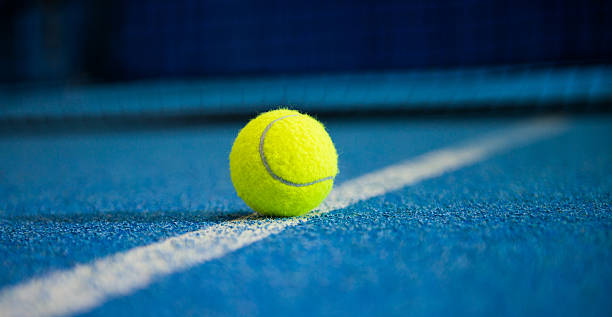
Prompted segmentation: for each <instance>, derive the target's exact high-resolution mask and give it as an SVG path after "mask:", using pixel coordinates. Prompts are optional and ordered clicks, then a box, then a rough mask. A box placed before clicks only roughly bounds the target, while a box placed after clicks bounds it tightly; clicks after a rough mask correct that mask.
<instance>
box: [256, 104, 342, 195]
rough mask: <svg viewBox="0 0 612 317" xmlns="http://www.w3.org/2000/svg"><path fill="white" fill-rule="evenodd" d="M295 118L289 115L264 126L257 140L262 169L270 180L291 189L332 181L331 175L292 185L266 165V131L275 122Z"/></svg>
mask: <svg viewBox="0 0 612 317" xmlns="http://www.w3.org/2000/svg"><path fill="white" fill-rule="evenodd" d="M296 116H299V114H290V115H287V116H283V117H280V118H276V119H274V120H272V122H270V123H269V124H268V125H267V126H266V128H265V129H264V131H263V133H262V134H261V137H260V139H259V156H260V158H261V161H262V163H263V165H264V167H265V168H266V170H267V171H268V174H269V175H270V176H272V178H274V179H276V180H277V181H279V182H281V183H283V184H285V185H288V186H293V187H305V186H310V185H314V184H317V183H321V182H324V181H328V180H333V179H334V176H333V175H332V176H327V177H324V178H321V179H317V180H315V181H312V182H308V183H294V182H292V181H289V180H286V179H284V178H282V177H280V176H278V175H277V174H276V173H274V172H273V171H272V168H270V164H268V160H267V159H266V155H265V153H264V140H265V139H266V134H267V133H268V130H270V128H272V125H274V123H276V122H277V121H280V120H283V119H286V118H289V117H296Z"/></svg>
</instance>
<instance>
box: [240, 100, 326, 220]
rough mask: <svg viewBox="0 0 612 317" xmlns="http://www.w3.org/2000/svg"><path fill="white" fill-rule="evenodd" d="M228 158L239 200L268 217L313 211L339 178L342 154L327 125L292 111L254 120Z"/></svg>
mask: <svg viewBox="0 0 612 317" xmlns="http://www.w3.org/2000/svg"><path fill="white" fill-rule="evenodd" d="M229 159H230V173H231V178H232V183H233V184H234V188H235V189H236V192H237V193H238V196H240V198H242V200H244V202H245V203H246V204H247V205H248V206H249V207H251V208H252V209H253V210H255V211H256V212H258V213H259V214H262V215H265V216H282V217H288V216H299V215H303V214H305V213H307V212H309V211H311V210H313V209H315V208H316V207H317V206H319V204H320V203H321V202H322V201H323V199H325V197H327V195H328V194H329V192H330V191H331V189H332V187H333V184H334V177H335V176H336V174H338V154H337V153H336V148H335V147H334V144H333V142H332V140H331V138H330V137H329V135H328V134H327V132H326V131H325V128H324V127H323V125H322V124H321V123H320V122H319V121H317V120H315V119H314V118H312V117H310V116H308V115H306V114H302V113H299V112H298V111H295V110H288V109H279V110H273V111H268V112H265V113H262V114H260V115H259V116H257V117H256V118H255V119H252V120H251V121H250V122H249V123H248V124H247V125H246V126H245V127H244V128H243V129H242V130H241V131H240V133H239V134H238V136H237V137H236V140H235V141H234V145H233V146H232V151H231V153H230V157H229Z"/></svg>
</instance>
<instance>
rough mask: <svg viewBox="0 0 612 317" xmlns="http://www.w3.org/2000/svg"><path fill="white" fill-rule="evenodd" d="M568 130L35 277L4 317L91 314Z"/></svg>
mask: <svg viewBox="0 0 612 317" xmlns="http://www.w3.org/2000/svg"><path fill="white" fill-rule="evenodd" d="M567 127H568V124H567V122H566V120H565V119H563V118H561V117H545V118H539V119H534V120H529V121H525V122H522V123H519V124H517V125H516V126H514V127H511V128H508V129H505V130H501V131H497V132H494V133H492V134H489V135H486V136H484V137H482V138H478V139H476V140H472V141H470V142H467V143H463V144H460V145H457V146H454V147H448V148H444V149H441V150H437V151H433V152H429V153H426V154H424V155H422V156H419V157H416V158H414V159H411V160H407V161H404V162H402V163H399V164H396V165H392V166H389V167H386V168H383V169H381V170H378V171H375V172H372V173H369V174H366V175H363V176H361V177H357V178H354V179H352V180H349V181H347V182H345V183H343V184H342V185H341V186H338V187H337V188H336V189H334V190H333V191H332V192H331V193H330V195H329V197H328V198H327V199H326V200H325V202H324V203H323V205H322V206H321V208H320V209H319V210H318V211H315V212H313V213H310V214H308V215H306V216H302V217H295V218H283V219H270V218H258V217H256V216H253V215H251V216H246V217H242V218H239V219H237V220H233V221H228V222H224V223H220V224H216V225H213V226H210V227H207V228H204V229H201V230H197V231H193V232H189V233H185V234H182V235H179V236H176V237H172V238H169V239H166V240H163V241H160V242H156V243H153V244H150V245H146V246H142V247H137V248H133V249H131V250H127V251H125V252H120V253H116V254H114V255H110V256H107V257H105V258H101V259H99V260H96V261H93V262H90V263H87V264H82V265H77V266H75V267H73V268H71V269H67V270H61V271H56V272H53V273H50V274H48V275H45V276H41V277H37V278H33V279H31V280H28V281H25V282H23V283H21V284H17V285H15V286H11V287H7V288H5V289H3V290H2V291H0V315H2V316H5V317H12V316H60V315H67V314H73V313H78V312H85V311H88V310H90V309H93V308H95V307H97V306H99V305H101V304H102V303H104V302H106V301H108V300H109V299H112V298H114V297H119V296H124V295H128V294H131V293H133V292H135V291H137V290H139V289H143V288H145V287H147V286H148V285H150V284H151V283H153V282H154V281H155V280H157V279H158V278H160V277H162V276H166V275H169V274H172V273H176V272H180V271H183V270H186V269H188V268H190V267H193V266H196V265H199V264H202V263H205V262H207V261H210V260H213V259H217V258H220V257H222V256H225V255H227V254H229V253H231V252H233V251H235V250H238V249H240V248H243V247H245V246H248V245H250V244H252V243H255V242H257V241H261V240H263V239H265V238H266V237H268V236H270V235H273V234H277V233H279V232H282V231H283V230H285V229H286V228H289V227H293V226H296V225H299V224H301V223H304V222H306V221H308V220H309V219H310V218H312V217H316V216H319V215H321V214H325V213H327V212H329V211H333V210H337V209H341V208H344V207H347V206H350V205H352V204H354V203H357V202H359V201H363V200H366V199H369V198H372V197H376V196H380V195H383V194H385V193H388V192H390V191H393V190H397V189H400V188H402V187H405V186H408V185H412V184H415V183H418V182H419V181H421V180H425V179H429V178H433V177H437V176H440V175H442V174H444V173H447V172H450V171H453V170H457V169H459V168H461V167H464V166H467V165H471V164H474V163H477V162H479V161H483V160H485V159H486V158H488V157H490V156H492V155H494V154H496V153H499V152H502V151H507V150H510V149H511V148H514V147H518V146H521V145H525V144H528V143H532V142H535V141H537V140H540V139H544V138H547V137H552V136H554V135H557V134H560V133H561V132H563V131H565V130H566V129H567Z"/></svg>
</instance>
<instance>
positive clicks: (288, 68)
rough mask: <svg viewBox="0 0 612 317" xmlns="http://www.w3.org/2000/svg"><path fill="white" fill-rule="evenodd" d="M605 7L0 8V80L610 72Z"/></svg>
mask: <svg viewBox="0 0 612 317" xmlns="http://www.w3.org/2000/svg"><path fill="white" fill-rule="evenodd" d="M611 3H612V2H611V1H593V0H586V1H576V0H556V1H553V0H515V1H506V0H496V1H493V0H461V1H457V0H455V1H452V0H431V1H374V0H372V1H362V0H351V1H323V0H312V1H255V0H253V1H245V0H240V1H238V0H224V1H198V0H174V1H165V0H157V1H137V0H132V1H127V0H126V1H82V0H81V1H78V0H75V1H1V0H0V12H1V13H0V19H2V21H1V22H0V26H1V31H0V35H1V36H2V39H1V40H0V41H1V42H0V45H1V47H0V51H1V53H0V54H1V55H0V69H1V70H0V80H2V81H4V82H24V81H26V82H27V81H48V80H56V81H58V80H59V81H76V82H83V81H115V80H133V79H142V78H166V77H180V78H185V77H207V76H232V75H250V74H278V73H317V72H336V71H372V70H386V69H413V68H447V67H466V66H489V65H501V64H517V63H561V64H563V63H610V62H611V61H612V19H611V18H610V16H611V13H612V4H611Z"/></svg>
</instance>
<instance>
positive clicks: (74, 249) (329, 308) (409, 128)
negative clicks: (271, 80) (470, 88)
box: [0, 69, 612, 316]
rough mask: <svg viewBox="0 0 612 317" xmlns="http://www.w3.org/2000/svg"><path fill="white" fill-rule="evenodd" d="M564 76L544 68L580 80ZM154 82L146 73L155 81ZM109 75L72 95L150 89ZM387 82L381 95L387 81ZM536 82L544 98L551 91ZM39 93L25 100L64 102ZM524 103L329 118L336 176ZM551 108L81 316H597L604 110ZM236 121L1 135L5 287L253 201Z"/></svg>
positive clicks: (242, 209)
mask: <svg viewBox="0 0 612 317" xmlns="http://www.w3.org/2000/svg"><path fill="white" fill-rule="evenodd" d="M583 72H584V71H583V70H578V71H574V72H573V74H574V75H575V74H583ZM569 73H570V74H571V73H572V72H571V71H569ZM604 73H605V69H604V70H601V69H599V70H596V71H595V72H591V73H589V74H591V75H588V76H586V77H584V78H586V79H588V80H590V81H589V82H591V83H594V84H592V85H590V86H589V87H595V88H592V89H590V88H589V89H586V90H581V91H580V92H579V94H577V95H576V96H578V95H580V94H586V95H587V96H588V95H589V93H591V94H592V98H594V99H596V100H600V99H603V100H605V99H606V98H609V97H610V90H608V89H607V88H606V87H608V88H609V86H607V84H609V83H610V82H609V80H610V76H609V75H608V76H600V75H601V74H604ZM513 74H515V73H513ZM564 74H565V73H564ZM593 74H600V75H593ZM564 76H565V75H563V76H558V77H555V76H552V78H553V79H554V78H561V79H559V82H562V81H563V80H565V79H567V78H575V77H572V76H568V77H564ZM598 76H599V77H598ZM408 77H409V76H408ZM432 78H436V77H435V76H433V77H432ZM474 78H478V76H475V77H474ZM520 78H530V77H528V76H527V77H520ZM542 78H544V79H542V80H539V81H535V82H536V84H537V85H554V83H551V82H550V78H551V77H550V76H549V77H542ZM564 78H565V79H564ZM286 82H287V81H285V83H286ZM313 82H314V81H313ZM317 82H320V81H317ZM335 82H338V81H335ZM339 82H341V81H339ZM580 82H581V83H585V81H580ZM519 83H520V82H519ZM277 84H278V83H277ZM156 85H158V84H157V83H154V84H153V87H154V88H152V89H155V87H161V84H160V86H156ZM176 85H177V86H178V85H180V84H176ZM184 85H185V86H183V87H184V88H185V90H186V91H188V90H189V87H190V86H189V85H187V84H184ZM253 85H255V86H257V85H256V84H253ZM457 85H460V82H456V81H451V82H450V83H449V84H448V85H447V86H445V85H442V88H441V91H451V92H453V91H454V93H449V96H458V98H460V97H461V96H462V95H461V94H460V93H459V92H460V91H462V89H458V88H455V87H456V86H457ZM500 85H502V84H500ZM504 85H508V82H504ZM568 85H569V84H568ZM145 86H146V87H145V88H146V89H151V87H152V86H151V85H145ZM569 86H571V87H575V86H572V85H569ZM122 87H123V88H121V87H118V86H113V87H111V88H108V87H102V88H100V87H94V88H91V89H90V90H85V91H78V92H77V95H79V94H80V96H85V97H83V98H84V99H85V100H89V101H90V103H91V104H90V107H89V108H87V107H85V108H83V109H82V111H85V112H87V111H91V112H92V113H94V115H95V113H102V114H104V112H105V111H107V110H106V109H107V108H106V107H107V106H108V107H110V108H112V106H113V105H110V104H105V103H104V101H103V100H101V99H100V98H94V97H91V94H95V93H99V92H100V90H101V89H102V90H103V89H107V88H108V89H112V91H115V92H116V94H115V95H114V97H117V95H121V94H126V95H122V96H131V95H130V91H133V89H145V88H142V87H141V88H138V87H137V88H134V86H122ZM249 87H250V86H249ZM390 87H391V88H388V87H387V88H386V89H387V90H386V91H387V93H388V94H389V91H390V92H391V93H390V94H389V96H391V97H393V96H396V95H394V94H393V91H394V90H393V88H392V86H390ZM500 87H501V88H503V85H502V86H499V87H496V89H490V90H486V91H497V92H498V93H499V94H498V95H496V96H494V97H495V98H496V100H503V99H504V98H507V97H508V96H509V95H510V94H509V93H507V92H508V91H509V90H507V89H500ZM524 87H533V86H532V85H529V84H528V85H524ZM372 89H374V88H372ZM377 89H378V88H377ZM453 89H454V90H453ZM508 89H511V88H508ZM526 89H527V90H525V91H528V88H526ZM261 91H270V90H269V87H263V88H261ZM274 91H276V90H274ZM380 91H385V90H384V89H383V88H381V90H380ZM550 91H551V92H554V91H561V92H563V93H564V94H562V95H560V96H559V95H555V96H552V97H550V98H552V99H553V100H556V101H558V100H562V99H563V98H573V97H572V96H574V95H573V93H571V92H567V90H565V89H551V90H550ZM585 91H586V92H585ZM504 92H506V93H507V95H504ZM36 93H41V94H42V93H44V92H36ZM527 93H528V92H527ZM88 94H90V95H88ZM551 94H552V93H551ZM32 95H33V94H28V96H32ZM34 95H35V94H34ZM105 95H107V96H108V94H105ZM429 95H432V94H431V93H429ZM467 95H468V94H467V93H466V95H465V96H467ZM471 95H472V96H473V95H474V94H471ZM164 96H166V97H167V98H170V99H171V98H172V97H171V96H181V97H176V98H186V97H185V96H190V95H189V94H185V95H183V94H178V93H177V94H176V95H173V94H164ZM206 96H209V95H206ZM286 96H291V95H285V97H286ZM321 96H323V97H325V96H328V95H327V93H325V92H322V93H321ZM380 96H383V97H384V94H382V95H379V97H380ZM419 96H421V95H417V96H414V95H413V97H414V98H417V97H419ZM423 96H425V94H424V95H423ZM538 96H539V98H542V95H538ZM544 96H545V97H543V98H544V100H548V102H543V103H542V105H543V106H546V105H548V104H550V103H552V102H551V101H550V99H548V98H549V97H546V95H544ZM568 96H569V97H568ZM580 96H583V97H584V95H580ZM4 97H6V98H7V99H4V100H12V101H13V102H14V101H15V100H21V101H20V102H26V101H24V99H23V97H20V96H18V95H14V94H13V95H11V96H7V95H5V96H4ZM260 97H261V96H259V95H258V96H257V98H260ZM553 97H554V98H553ZM583 97H580V98H579V99H581V100H585V101H584V102H585V103H588V101H587V100H589V98H583ZM58 98H59V97H58ZM109 98H111V99H112V98H113V97H109ZM143 98H144V99H139V100H140V101H141V104H140V105H139V104H138V101H137V100H131V101H129V102H126V103H125V107H124V108H122V109H121V111H138V109H139V107H140V106H142V104H146V103H147V99H146V98H147V97H143ZM271 98H272V97H271ZM278 98H281V99H282V96H280V97H278ZM334 98H336V97H334ZM337 98H340V97H337ZM398 98H399V97H398ZM406 98H409V97H406ZM437 98H442V97H440V96H437ZM495 98H494V99H495ZM555 98H556V99H555ZM559 98H560V99H559ZM598 98H599V99H598ZM447 99H448V98H447ZM50 100H51V103H49V108H48V109H47V110H45V111H42V112H41V114H35V115H42V116H50V117H52V116H57V115H58V113H60V114H61V112H60V110H59V108H54V107H53V102H54V100H53V99H50ZM117 100H123V101H125V100H126V99H125V98H117ZM128 100H129V98H128ZM326 100H327V99H326ZM329 100H334V99H333V98H330V99H329ZM361 100H363V98H362V99H361ZM450 100H452V98H450ZM525 100H526V101H525V102H526V105H528V102H529V100H531V101H533V99H531V98H526V99H525ZM608 100H609V99H608ZM248 101H249V100H247V102H248ZM199 102H200V100H199V99H198V100H197V101H196V102H195V104H196V105H197V104H199ZM243 102H244V104H246V103H247V102H245V101H244V99H243V100H238V101H236V102H234V103H232V105H235V106H236V107H239V106H240V105H242V104H243ZM351 102H352V101H351ZM478 102H479V101H478V100H475V101H474V103H478ZM415 103H416V102H415ZM469 103H470V102H469V100H465V101H462V102H461V104H463V105H465V104H469ZM56 104H61V102H59V101H58V102H57V103H56ZM176 104H177V105H178V104H183V105H184V104H187V103H184V102H182V103H181V102H177V103H176ZM305 104H306V106H305V107H306V109H305V110H308V107H310V106H309V103H308V102H305ZM312 104H313V105H314V104H319V103H316V102H312ZM330 104H331V101H330ZM349 104H350V102H345V103H344V105H349ZM418 104H423V103H422V102H420V101H419V102H418ZM426 104H427V103H426ZM430 104H434V105H435V104H436V102H432V103H430ZM445 104H448V103H445ZM130 105H131V107H130ZM171 106H172V104H171V103H164V105H163V107H171ZM328 106H329V107H333V105H328ZM337 106H338V107H339V106H340V105H337ZM228 107H229V106H228ZM16 108H17V107H16ZM16 108H15V109H16ZM19 109H27V107H26V108H24V107H19ZM133 109H136V110H133ZM147 109H150V108H147ZM56 110H57V111H56ZM3 111H4V113H3V116H4V117H3V118H7V117H10V119H11V120H18V119H19V116H25V114H23V113H18V112H17V111H16V110H15V111H13V110H11V108H10V107H6V108H5V109H4V110H3ZM67 111H70V110H67ZM108 111H114V110H112V109H111V110H108ZM157 111H159V112H160V113H164V112H168V111H173V110H172V109H168V108H163V109H158V110H157ZM203 111H205V110H203ZM211 111H212V110H211ZM29 115H32V113H30V114H29ZM90 115H91V114H90ZM11 116H12V117H11ZM533 116H537V115H535V114H534V115H533ZM533 116H512V117H503V116H482V117H458V116H452V117H426V118H423V117H417V118H406V117H402V118H374V119H364V118H352V119H345V120H343V119H340V118H333V119H330V120H324V123H325V124H326V127H327V129H328V132H329V133H330V135H331V137H332V139H333V140H334V142H335V144H336V146H337V149H338V152H339V169H340V174H339V175H338V177H337V179H336V182H337V184H341V183H343V182H346V181H349V180H351V179H353V178H355V177H358V176H360V175H363V174H365V173H369V172H372V171H376V170H379V169H381V168H384V167H387V166H389V165H392V164H395V163H398V162H401V161H404V160H408V159H411V158H413V157H416V156H418V155H421V154H423V153H427V152H430V151H435V150H438V149H441V148H445V147H447V146H453V145H456V144H460V143H462V142H464V141H466V140H471V139H474V138H477V137H479V136H482V135H484V134H487V133H490V132H492V131H496V130H499V129H503V128H506V127H510V126H512V125H513V124H516V123H517V122H521V121H523V120H526V119H529V118H530V117H533ZM562 116H564V117H565V118H566V119H567V120H568V129H567V130H566V131H564V132H563V133H561V134H559V135H557V136H554V137H551V138H547V139H543V140H540V141H537V142H534V143H530V144H527V145H525V146H521V147H518V148H513V149H510V150H508V151H506V152H502V153H499V154H497V155H495V156H493V157H491V158H489V159H486V160H483V161H479V162H477V163H476V164H473V165H470V166H466V167H462V168H461V169H459V170H456V171H452V172H449V173H445V174H443V175H441V176H439V177H434V178H428V179H425V180H423V181H422V182H419V183H417V184H415V185H412V186H408V187H405V188H402V189H400V190H396V191H392V192H388V193H386V194H385V195H382V196H378V197H375V198H371V199H369V200H366V201H363V202H359V203H357V204H354V205H351V206H349V207H347V208H343V209H340V210H335V211H332V212H330V213H328V214H325V215H322V216H318V217H314V218H313V219H311V220H309V221H308V222H306V223H304V224H301V225H298V226H295V227H291V228H288V229H286V230H285V231H283V232H281V233H279V234H277V235H273V236H270V237H268V238H266V239H263V240H261V241H258V242H256V243H254V244H252V245H250V246H247V247H245V248H241V249H239V250H236V251H235V252H231V253H229V254H226V255H225V256H223V257H221V258H218V259H215V260H211V261H208V262H206V263H203V264H201V265H197V266H195V267H192V268H190V269H188V270H184V271H180V272H177V273H174V274H171V275H169V276H165V277H162V278H161V279H159V280H155V281H153V282H152V283H151V284H150V285H149V286H147V287H146V288H144V289H142V290H139V291H136V292H134V293H131V294H128V295H125V296H119V297H116V298H113V299H111V300H109V301H108V302H105V303H102V304H101V305H99V306H97V307H95V308H94V309H93V310H91V311H88V312H85V313H83V315H89V316H110V315H116V316H129V315H132V316H134V315H152V316H176V315H211V316H217V315H254V316H265V315H269V314H281V315H294V316H310V315H313V314H315V315H397V316H400V315H401V316H405V315H441V314H444V315H504V316H518V315H553V314H554V315H574V316H575V315H581V316H582V315H585V316H609V315H610V314H611V313H612V302H610V294H611V292H612V286H611V285H612V265H611V263H612V207H611V203H612V200H611V193H612V190H611V189H612V138H611V136H612V117H611V116H610V115H608V114H603V115H592V114H565V115H562ZM7 122H10V121H7ZM244 123H245V122H235V123H224V124H208V125H202V126H188V127H183V128H177V127H173V128H168V129H143V130H135V131H112V130H111V131H99V130H95V131H90V132H84V133H75V134H71V133H58V134H54V133H49V134H19V133H16V134H11V133H4V134H2V135H0V149H2V150H1V151H0V290H2V289H5V288H6V287H10V286H14V285H19V284H20V283H24V282H26V281H28V280H30V279H31V278H33V277H40V276H45V275H46V274H49V273H50V272H54V271H57V270H69V269H71V268H73V267H74V266H76V265H78V264H84V263H90V262H91V261H93V260H95V259H99V258H103V257H106V256H109V255H112V254H115V253H118V252H123V251H127V250H130V249H133V248H135V247H138V246H145V245H149V244H151V243H154V242H157V241H161V240H163V239H165V238H168V237H173V236H177V235H179V234H183V233H186V232H190V231H194V230H198V229H201V228H205V227H208V226H211V225H214V224H218V223H223V222H226V221H229V220H232V219H236V218H239V217H241V216H244V215H248V214H249V213H251V211H250V210H249V209H248V207H247V206H246V205H245V204H244V203H243V202H241V201H240V199H239V198H238V197H236V195H235V192H234V190H233V187H232V184H231V181H230V178H229V170H228V155H229V151H230V149H231V144H232V141H233V139H234V138H235V136H236V135H237V133H238V131H239V129H240V128H241V126H242V125H243V124H244Z"/></svg>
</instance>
